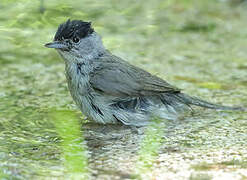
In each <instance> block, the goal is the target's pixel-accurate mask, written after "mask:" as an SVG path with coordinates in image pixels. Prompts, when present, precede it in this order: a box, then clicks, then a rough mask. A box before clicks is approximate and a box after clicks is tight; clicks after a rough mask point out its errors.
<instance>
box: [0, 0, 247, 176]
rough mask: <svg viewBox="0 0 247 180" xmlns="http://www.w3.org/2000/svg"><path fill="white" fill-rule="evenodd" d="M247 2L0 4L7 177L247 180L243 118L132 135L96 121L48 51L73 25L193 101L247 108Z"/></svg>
mask: <svg viewBox="0 0 247 180" xmlns="http://www.w3.org/2000/svg"><path fill="white" fill-rule="evenodd" d="M246 8H247V7H246V5H245V4H244V3H243V4H239V5H236V4H235V5H232V4H230V3H227V2H225V1H216V0H212V1H195V0H186V1H185V0H184V1H176V0H170V1H160V0H155V1H145V2H144V1H136V2H134V1H130V0H127V1H121V2H119V1H118V2H117V1H113V0H102V1H98V2H96V1H95V2H93V1H79V0H75V1H71V2H68V1H63V0H62V1H58V0H54V1H51V2H50V1H43V2H42V1H31V0H19V1H7V0H3V1H2V2H1V4H0V17H1V21H0V47H1V48H0V72H1V76H0V84H1V85H0V177H1V179H212V178H215V179H217V178H224V177H228V178H232V179H245V178H246V177H247V170H246V168H247V165H246V164H247V163H246V162H247V150H246V146H247V122H246V113H244V112H228V111H223V112H222V111H221V112H220V111H212V110H204V109H200V108H195V114H194V115H188V116H186V117H184V118H183V119H179V120H177V121H165V120H164V121H161V120H155V121H154V122H153V123H152V124H151V125H150V126H148V127H145V128H140V129H131V128H129V127H126V126H122V125H105V126H102V125H99V124H94V123H91V122H88V120H87V119H85V117H84V116H83V115H82V114H81V113H80V111H79V110H78V109H77V108H76V107H75V105H74V103H73V101H72V98H71V97H70V95H69V92H68V90H67V85H66V80H65V76H64V64H63V61H62V60H61V58H60V57H59V56H58V54H57V53H56V52H55V51H53V50H50V49H47V48H44V46H43V45H44V44H45V43H47V42H50V41H51V40H52V38H53V36H54V33H55V32H56V28H57V26H58V25H59V24H60V23H62V22H64V21H65V20H67V18H71V19H83V20H90V21H92V22H93V26H94V27H95V30H96V31H97V32H99V33H100V34H101V35H102V36H103V41H104V44H105V45H106V47H107V48H108V49H109V50H111V51H112V52H113V53H114V54H116V55H118V56H120V57H122V58H124V59H126V60H128V61H129V62H131V63H133V64H135V65H137V66H139V67H142V68H144V69H146V70H148V71H149V72H151V73H154V74H157V75H158V76H160V77H162V78H164V79H166V80H168V81H169V82H170V83H171V84H173V85H175V86H177V87H180V88H181V89H184V91H185V92H186V93H188V94H191V95H195V96H198V97H201V98H203V99H205V100H208V101H211V102H217V103H222V104H225V105H242V106H245V107H246V106H247V103H246V102H247V91H246V87H247V81H246V76H247V71H246V69H247V63H246V57H247V53H246V47H247V43H246V37H247V30H246V20H247V13H246Z"/></svg>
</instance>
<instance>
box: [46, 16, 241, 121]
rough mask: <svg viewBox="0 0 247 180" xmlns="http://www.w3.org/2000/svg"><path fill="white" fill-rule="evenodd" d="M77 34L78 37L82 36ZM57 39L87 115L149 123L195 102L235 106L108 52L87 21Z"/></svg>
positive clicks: (68, 26)
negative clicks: (203, 96)
mask: <svg viewBox="0 0 247 180" xmlns="http://www.w3.org/2000/svg"><path fill="white" fill-rule="evenodd" d="M76 38H77V39H76ZM54 40H55V42H54V43H50V44H47V45H46V46H47V47H52V48H56V49H58V52H59V54H60V55H61V56H62V57H63V59H64V60H65V72H66V78H67V82H68V87H69V90H70V93H71V96H72V97H73V99H74V101H75V102H76V104H77V105H78V107H79V108H80V110H81V111H82V113H83V114H84V115H86V116H87V117H89V118H90V119H92V120H94V121H96V122H98V123H104V124H105V123H117V122H121V123H123V124H126V125H134V126H143V125H146V124H147V123H148V122H149V120H150V118H152V117H153V116H158V117H161V118H167V119H176V118H177V117H178V116H180V115H181V114H182V113H183V112H184V111H187V110H189V109H190V105H197V106H202V107H206V108H211V109H228V110H229V109H230V110H234V109H237V108H232V107H226V106H220V105H215V104H212V103H208V102H206V101H203V100H200V99H198V98H194V97H191V96H188V95H186V94H183V93H182V92H181V91H180V89H178V88H176V87H174V86H172V85H170V84H169V83H167V82H166V81H164V80H163V79H161V78H159V77H157V76H154V75H151V74H150V73H148V72H147V71H145V70H142V69H140V68H138V67H136V66H133V65H131V64H129V63H128V62H126V61H124V60H122V59H121V58H119V57H117V56H114V55H113V54H111V53H110V52H109V51H107V50H106V49H105V48H104V46H103V44H102V42H101V38H100V36H99V35H98V34H97V33H96V32H94V30H93V29H91V24H90V23H88V24H86V22H83V21H77V20H75V21H67V22H66V23H64V24H62V25H60V27H59V29H58V31H57V33H56V36H55V39H54Z"/></svg>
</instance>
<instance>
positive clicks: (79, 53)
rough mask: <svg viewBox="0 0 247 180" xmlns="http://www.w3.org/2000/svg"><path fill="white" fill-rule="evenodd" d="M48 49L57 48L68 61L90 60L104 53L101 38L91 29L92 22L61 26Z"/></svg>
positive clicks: (47, 45) (66, 23)
mask: <svg viewBox="0 0 247 180" xmlns="http://www.w3.org/2000/svg"><path fill="white" fill-rule="evenodd" d="M45 46H46V47H48V48H55V49H56V50H57V51H58V52H59V54H61V55H62V57H63V58H64V59H65V60H66V61H78V59H79V61H80V60H89V59H93V58H96V57H97V56H98V55H99V54H101V53H102V52H103V51H104V47H103V44H102V41H101V38H100V36H99V35H98V34H97V33H96V32H95V31H94V29H93V28H92V27H91V22H85V21H81V20H73V21H70V20H68V21H67V22H65V23H63V24H61V25H60V26H59V27H58V29H57V32H56V34H55V37H54V40H53V42H51V43H47V44H45Z"/></svg>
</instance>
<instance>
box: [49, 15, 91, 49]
mask: <svg viewBox="0 0 247 180" xmlns="http://www.w3.org/2000/svg"><path fill="white" fill-rule="evenodd" d="M93 32H94V29H93V28H92V27H91V22H85V21H82V20H72V21H70V19H69V20H67V21H66V22H65V23H63V24H61V25H60V26H59V27H58V29H57V32H56V34H55V37H54V42H52V43H48V44H46V45H45V46H46V47H48V48H56V49H64V50H66V49H67V48H68V47H65V44H63V43H61V41H63V40H66V39H67V40H72V41H73V42H74V43H77V42H79V40H80V39H82V38H85V37H87V36H89V35H91V34H92V33H93Z"/></svg>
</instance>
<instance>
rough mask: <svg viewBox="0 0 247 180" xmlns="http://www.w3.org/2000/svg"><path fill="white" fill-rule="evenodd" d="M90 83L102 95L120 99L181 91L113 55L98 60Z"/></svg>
mask: <svg viewBox="0 0 247 180" xmlns="http://www.w3.org/2000/svg"><path fill="white" fill-rule="evenodd" d="M90 83H91V86H92V87H93V88H94V89H96V90H99V91H101V92H102V93H105V94H109V95H111V96H119V97H126V96H129V97H138V96H149V95H158V94H161V93H165V92H179V91H180V90H179V89H178V88H176V87H174V86H172V85H170V84H169V83H167V82H166V81H164V80H163V79H161V78H159V77H157V76H154V75H151V74H150V73H148V72H147V71H145V70H143V69H141V68H138V67H135V66H133V65H131V64H129V63H128V62H125V61H123V60H121V59H120V58H118V57H116V56H113V55H108V56H104V57H101V58H100V59H99V60H98V65H97V66H96V68H95V69H94V71H93V72H92V73H91V74H90Z"/></svg>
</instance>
